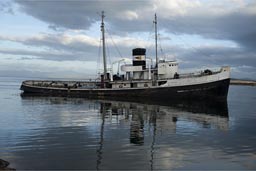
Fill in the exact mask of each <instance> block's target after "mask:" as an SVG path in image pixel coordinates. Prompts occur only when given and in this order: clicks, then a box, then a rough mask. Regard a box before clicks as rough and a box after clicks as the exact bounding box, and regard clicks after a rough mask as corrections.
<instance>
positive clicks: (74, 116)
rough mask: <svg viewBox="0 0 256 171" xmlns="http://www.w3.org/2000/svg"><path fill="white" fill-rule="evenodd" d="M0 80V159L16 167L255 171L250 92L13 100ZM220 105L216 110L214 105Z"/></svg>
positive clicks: (253, 90) (12, 82)
mask: <svg viewBox="0 0 256 171" xmlns="http://www.w3.org/2000/svg"><path fill="white" fill-rule="evenodd" d="M22 80H23V79H16V78H3V77H0V125H1V129H0V158H2V159H5V160H7V161H10V162H11V167H14V168H16V169H18V170H19V169H20V170H22V169H30V170H34V169H41V170H43V169H52V170H53V169H65V170H68V169H72V170H73V169H90V170H97V169H99V170H100V169H102V170H103V169H104V170H106V169H109V170H114V169H118V170H120V169H125V170H127V169H129V170H132V169H137V170H142V169H143V170H150V169H151V170H159V169H169V170H188V169H189V170H198V169H201V170H205V169H215V170H216V169H225V170H227V169H228V170H229V169H230V170H234V169H236V170H255V169H256V143H255V142H256V87H247V86H231V87H230V91H229V96H228V103H227V104H225V103H224V104H220V105H214V104H212V105H209V106H205V105H204V104H197V105H196V104H189V105H187V104H176V105H172V104H170V105H166V104H163V105H162V104H161V103H160V104H150V105H149V104H142V103H131V102H118V101H100V100H86V99H72V98H60V97H58V98H49V97H21V96H20V91H19V86H20V82H21V81H22ZM220 106H221V107H220Z"/></svg>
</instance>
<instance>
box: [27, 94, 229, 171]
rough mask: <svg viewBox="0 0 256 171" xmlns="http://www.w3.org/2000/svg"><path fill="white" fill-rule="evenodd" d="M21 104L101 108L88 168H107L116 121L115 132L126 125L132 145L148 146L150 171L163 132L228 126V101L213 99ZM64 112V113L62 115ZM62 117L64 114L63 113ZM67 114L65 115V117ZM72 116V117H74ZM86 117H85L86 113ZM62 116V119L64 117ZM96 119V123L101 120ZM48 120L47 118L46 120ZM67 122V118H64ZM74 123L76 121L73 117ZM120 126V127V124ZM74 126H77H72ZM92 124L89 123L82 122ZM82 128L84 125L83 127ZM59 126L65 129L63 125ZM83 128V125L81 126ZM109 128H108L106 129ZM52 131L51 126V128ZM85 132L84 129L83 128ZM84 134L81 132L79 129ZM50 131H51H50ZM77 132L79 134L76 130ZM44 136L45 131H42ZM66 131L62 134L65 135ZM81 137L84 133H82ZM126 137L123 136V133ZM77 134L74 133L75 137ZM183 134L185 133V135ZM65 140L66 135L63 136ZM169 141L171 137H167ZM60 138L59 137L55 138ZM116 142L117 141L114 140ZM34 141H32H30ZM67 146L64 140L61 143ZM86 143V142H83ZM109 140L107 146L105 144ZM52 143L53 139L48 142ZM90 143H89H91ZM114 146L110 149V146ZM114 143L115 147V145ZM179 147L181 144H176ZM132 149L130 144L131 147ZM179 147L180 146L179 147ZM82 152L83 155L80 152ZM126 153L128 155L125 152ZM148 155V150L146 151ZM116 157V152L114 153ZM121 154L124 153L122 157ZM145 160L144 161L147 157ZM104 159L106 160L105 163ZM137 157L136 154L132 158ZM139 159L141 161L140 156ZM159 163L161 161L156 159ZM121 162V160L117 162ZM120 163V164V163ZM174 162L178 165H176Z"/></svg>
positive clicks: (74, 100)
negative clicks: (195, 100)
mask: <svg viewBox="0 0 256 171" xmlns="http://www.w3.org/2000/svg"><path fill="white" fill-rule="evenodd" d="M22 99H23V100H22V103H24V105H26V103H35V104H50V105H51V104H72V105H73V108H72V110H75V108H76V107H75V106H78V105H79V106H85V105H84V104H90V105H89V107H88V109H83V111H86V110H90V109H93V110H94V111H98V114H99V117H98V118H97V120H98V121H100V124H99V126H98V127H97V128H96V129H98V132H99V134H98V135H97V139H96V142H97V144H94V145H96V146H97V149H96V154H97V155H96V156H94V158H95V161H96V166H95V168H89V169H97V170H100V169H106V167H105V165H104V163H105V162H106V161H108V163H111V162H110V161H112V160H111V159H110V158H108V157H106V155H108V154H109V153H112V152H113V151H111V149H113V148H115V146H116V145H117V144H116V142H113V143H112V142H111V143H112V144H109V143H110V142H109V141H106V140H105V139H106V137H111V136H113V134H112V132H111V131H109V130H111V129H113V128H110V127H111V125H113V123H115V124H117V126H116V127H115V130H113V131H114V132H115V131H116V133H117V134H120V135H119V136H121V134H122V133H124V132H125V131H126V130H125V131H124V132H122V131H121V129H123V125H122V124H124V125H125V126H127V127H128V128H129V130H128V132H125V133H126V135H128V136H129V137H127V139H129V142H128V143H129V144H130V146H134V147H146V148H148V149H149V151H150V154H149V156H148V157H147V158H145V159H147V160H148V163H149V167H150V169H151V170H153V169H154V168H155V166H154V165H155V162H156V160H157V158H155V154H156V153H157V149H156V148H155V146H156V142H157V141H159V140H158V138H159V137H160V136H162V135H164V136H165V135H185V136H186V135H188V134H190V133H191V131H192V133H193V131H197V130H198V128H201V129H217V130H220V131H226V130H228V129H229V125H228V123H229V122H228V119H229V117H228V107H227V102H226V101H211V102H173V101H172V102H168V101H164V102H161V101H157V102H153V101H148V100H147V101H146V102H144V103H142V102H140V101H136V102H128V101H114V100H100V99H79V98H63V97H32V96H30V97H29V96H22ZM60 115H61V114H60ZM60 117H61V116H60ZM66 117H68V115H65V118H66ZM71 117H72V116H71ZM84 117H86V116H84ZM62 119H63V118H62ZM98 121H97V122H98ZM45 122H47V121H45ZM63 122H65V121H63ZM73 122H75V121H74V120H73ZM120 125H121V126H120ZM72 126H75V125H72ZM79 126H80V125H79ZM82 126H84V127H89V126H87V125H82ZM80 127H81V126H80ZM59 129H63V128H62V127H60V128H59ZM79 129H80V128H79ZM106 129H107V130H106ZM49 130H51V129H49ZM82 132H83V133H85V132H84V131H82ZM80 133H81V131H80ZM48 134H49V133H48ZM74 134H76V133H75V132H74ZM85 134H86V136H88V137H92V136H91V135H90V134H92V133H90V132H86V133H85ZM41 135H42V134H41ZM64 135H65V134H61V136H64ZM80 136H81V135H80ZM122 136H123V135H122ZM74 137H75V136H74ZM182 137H184V136H182ZM63 139H64V138H63ZM168 140H169V139H168ZM56 141H57V140H56ZM113 141H115V140H113ZM31 143H32V144H33V142H31ZM61 143H63V144H64V145H65V142H61ZM84 143H87V142H84ZM106 143H107V145H106ZM49 144H51V142H49ZM89 145H90V144H89ZM110 146H111V148H110ZM112 146H114V147H112ZM177 147H178V145H177ZM130 148H131V147H130ZM178 148H179V147H178ZM77 155H82V154H77ZM124 155H125V154H124ZM145 155H148V153H145ZM113 156H115V154H113ZM120 157H121V156H120ZM113 158H115V157H113ZM145 159H143V160H145ZM104 160H106V161H105V162H104ZM130 160H132V159H130ZM133 160H136V157H135V158H134V159H133ZM137 160H141V158H139V157H138V159H137ZM157 162H159V160H157ZM116 165H118V163H116ZM120 165H121V163H120ZM173 165H175V164H173Z"/></svg>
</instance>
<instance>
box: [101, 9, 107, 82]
mask: <svg viewBox="0 0 256 171" xmlns="http://www.w3.org/2000/svg"><path fill="white" fill-rule="evenodd" d="M104 17H105V15H104V11H102V12H101V33H102V57H103V66H104V75H103V76H104V80H106V79H107V62H106V45H105V27H104Z"/></svg>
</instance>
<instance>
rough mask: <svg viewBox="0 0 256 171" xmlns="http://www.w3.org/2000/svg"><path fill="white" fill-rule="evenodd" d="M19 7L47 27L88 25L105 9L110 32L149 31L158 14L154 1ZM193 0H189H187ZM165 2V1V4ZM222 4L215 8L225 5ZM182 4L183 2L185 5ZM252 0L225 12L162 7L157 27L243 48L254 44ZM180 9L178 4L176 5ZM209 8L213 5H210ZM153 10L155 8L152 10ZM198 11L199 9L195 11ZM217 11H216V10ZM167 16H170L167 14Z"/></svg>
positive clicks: (255, 26) (100, 0) (89, 1)
mask: <svg viewBox="0 0 256 171" xmlns="http://www.w3.org/2000/svg"><path fill="white" fill-rule="evenodd" d="M16 2H17V3H18V4H19V5H20V6H21V9H22V10H23V11H25V12H26V13H27V14H28V15H31V16H34V17H35V18H38V19H40V20H42V21H45V22H47V23H49V24H50V27H51V28H54V29H55V30H56V28H58V27H64V28H71V29H88V28H89V27H90V26H91V25H92V24H93V23H95V22H96V21H99V20H100V16H99V15H98V14H97V12H101V10H105V11H106V13H107V14H106V15H107V21H108V23H109V26H110V27H111V29H112V30H113V32H115V33H118V34H120V33H121V32H122V31H123V32H124V31H125V32H126V31H127V32H138V31H150V29H152V27H151V26H152V20H153V15H154V13H155V12H156V11H159V13H160V14H161V8H160V7H159V8H158V9H154V6H155V5H156V2H155V1H150V0H148V1H144V0H142V1H133V2H132V3H131V2H130V1H127V0H123V1H117V0H106V1H105V0H94V1H92V0H87V1H27V0H26V1H23V0H16ZM187 3H191V4H193V2H187ZM166 6H168V4H166ZM228 6H229V5H228V4H224V3H223V5H222V6H220V7H219V8H224V9H225V8H227V10H228ZM185 7H186V6H184V8H185ZM253 7H256V3H253V2H252V3H250V4H248V5H247V6H244V7H241V8H240V9H239V8H237V9H234V10H230V11H228V12H223V11H221V12H220V13H219V14H218V10H219V9H215V10H214V9H211V6H210V7H209V6H205V7H202V6H199V7H195V8H193V9H184V10H187V14H184V15H173V16H172V15H171V14H172V13H177V11H178V10H180V9H176V10H177V11H166V13H167V14H165V15H166V16H161V15H160V16H158V17H159V25H160V28H162V29H165V30H168V31H169V32H172V33H173V32H176V33H178V34H198V35H201V36H203V37H206V38H214V39H223V40H233V41H235V42H237V43H238V44H240V45H241V46H242V47H244V48H249V49H250V50H255V49H256V48H255V47H256V41H255V37H256V22H255V18H256V13H255V12H253V10H252V9H253ZM180 8H181V9H182V6H181V7H180ZM212 8H213V7H212ZM154 10H155V11H154ZM198 11H199V12H198ZM216 13H217V14H216ZM167 16H170V17H167Z"/></svg>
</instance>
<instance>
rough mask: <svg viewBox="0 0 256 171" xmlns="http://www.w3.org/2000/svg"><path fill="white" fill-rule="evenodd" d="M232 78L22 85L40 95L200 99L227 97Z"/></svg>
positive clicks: (27, 90) (24, 91) (26, 92)
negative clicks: (134, 84)
mask: <svg viewBox="0 0 256 171" xmlns="http://www.w3.org/2000/svg"><path fill="white" fill-rule="evenodd" d="M229 83H230V79H225V80H219V81H215V82H210V83H204V84H197V85H188V86H177V87H159V88H142V89H137V88H136V89H135V88H130V89H69V88H65V89H64V88H60V89H57V88H55V89H53V88H46V87H36V86H29V85H26V84H22V85H21V90H23V94H25V95H26V94H27V95H40V96H64V97H83V98H95V97H97V98H106V99H111V98H113V99H116V98H119V99H122V98H123V99H134V98H142V99H149V98H153V99H155V100H157V99H161V100H164V99H166V100H183V99H184V100H185V99H186V100H195V99H196V100H200V99H212V98H216V99H226V98H227V94H228V88H229Z"/></svg>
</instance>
